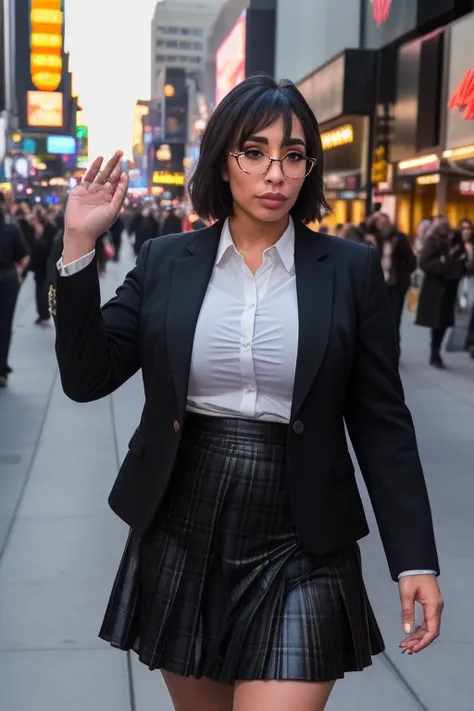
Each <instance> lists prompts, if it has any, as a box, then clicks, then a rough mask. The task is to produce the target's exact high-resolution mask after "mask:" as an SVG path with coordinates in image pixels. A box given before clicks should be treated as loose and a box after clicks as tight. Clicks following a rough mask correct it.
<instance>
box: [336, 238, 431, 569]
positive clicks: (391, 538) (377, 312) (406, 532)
mask: <svg viewBox="0 0 474 711" xmlns="http://www.w3.org/2000/svg"><path fill="white" fill-rule="evenodd" d="M345 420H346V424H347V428H348V431H349V435H350V438H351V441H352V443H353V446H354V450H355V453H356V456H357V460H358V462H359V465H360V469H361V472H362V475H363V478H364V481H365V483H366V486H367V490H368V492H369V496H370V500H371V503H372V506H373V509H374V513H375V517H376V519H377V524H378V527H379V530H380V535H381V538H382V543H383V546H384V550H385V554H386V557H387V561H388V564H389V568H390V572H391V575H392V578H393V579H394V580H397V579H398V576H399V574H400V573H401V572H403V571H407V570H434V571H436V572H437V573H439V564H438V557H437V551H436V544H435V538H434V532H433V522H432V516H431V509H430V503H429V499H428V493H427V489H426V484H425V479H424V475H423V470H422V467H421V463H420V458H419V454H418V445H417V441H416V436H415V430H414V426H413V421H412V417H411V415H410V412H409V410H408V408H407V406H406V404H405V397H404V392H403V386H402V383H401V379H400V376H399V373H398V352H397V342H396V337H395V329H394V326H393V316H392V312H391V308H390V303H389V297H388V293H387V289H386V286H385V282H384V278H383V273H382V269H381V265H380V260H379V259H378V256H377V254H376V253H375V251H374V250H371V249H368V250H367V263H366V274H365V286H364V298H363V304H362V308H361V314H360V322H359V333H358V339H357V345H356V353H355V361H354V367H353V372H352V373H351V378H350V382H349V388H348V395H347V401H346V408H345Z"/></svg>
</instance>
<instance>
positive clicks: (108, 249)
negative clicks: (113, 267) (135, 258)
mask: <svg viewBox="0 0 474 711" xmlns="http://www.w3.org/2000/svg"><path fill="white" fill-rule="evenodd" d="M104 257H105V259H106V260H107V261H108V262H109V261H111V260H112V259H115V247H114V245H113V244H112V242H111V241H110V240H109V238H108V237H105V238H104Z"/></svg>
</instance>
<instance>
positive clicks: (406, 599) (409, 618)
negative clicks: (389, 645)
mask: <svg viewBox="0 0 474 711" xmlns="http://www.w3.org/2000/svg"><path fill="white" fill-rule="evenodd" d="M402 622H403V631H404V632H405V634H410V633H411V632H412V631H413V628H414V626H415V599H414V597H413V596H412V595H410V594H406V593H405V594H404V595H402Z"/></svg>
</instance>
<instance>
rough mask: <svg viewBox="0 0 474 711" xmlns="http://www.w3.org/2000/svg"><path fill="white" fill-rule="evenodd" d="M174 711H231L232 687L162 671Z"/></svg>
mask: <svg viewBox="0 0 474 711" xmlns="http://www.w3.org/2000/svg"><path fill="white" fill-rule="evenodd" d="M162 674H163V679H164V680H165V684H166V686H167V688H168V691H169V694H170V696H171V700H172V702H173V706H174V708H175V711H232V703H233V696H234V687H233V686H231V685H230V684H229V685H227V684H219V683H218V682H217V681H211V679H206V678H201V679H195V678H194V677H192V676H189V677H184V676H179V675H178V674H172V673H171V672H167V671H162Z"/></svg>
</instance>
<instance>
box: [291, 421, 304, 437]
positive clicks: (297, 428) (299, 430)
mask: <svg viewBox="0 0 474 711" xmlns="http://www.w3.org/2000/svg"><path fill="white" fill-rule="evenodd" d="M303 431H304V423H303V422H301V420H295V421H294V422H293V432H294V433H295V434H303Z"/></svg>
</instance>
